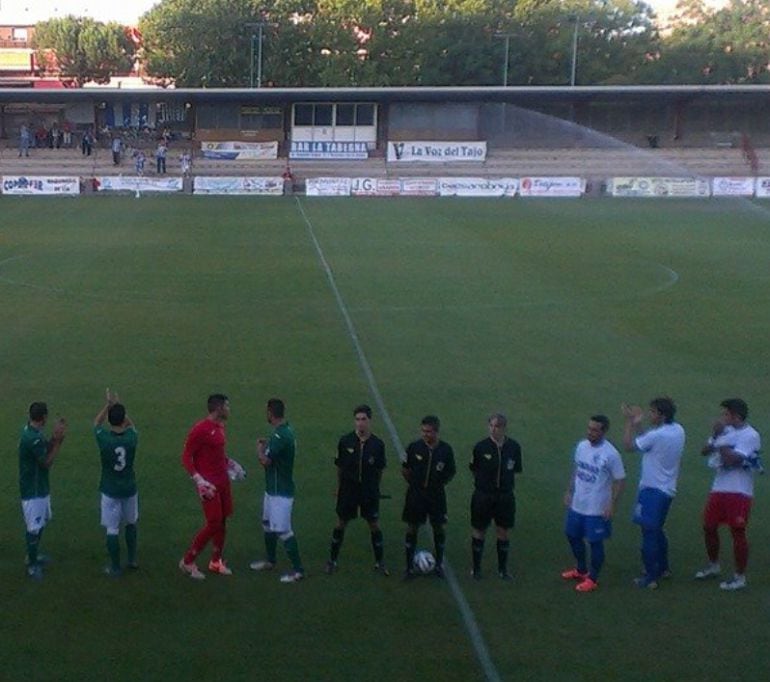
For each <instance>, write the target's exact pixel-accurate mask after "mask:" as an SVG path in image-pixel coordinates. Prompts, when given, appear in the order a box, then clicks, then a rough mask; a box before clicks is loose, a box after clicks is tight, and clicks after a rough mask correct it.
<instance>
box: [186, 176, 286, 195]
mask: <svg viewBox="0 0 770 682" xmlns="http://www.w3.org/2000/svg"><path fill="white" fill-rule="evenodd" d="M193 193H194V194H251V195H263V196H264V195H269V196H281V195H282V194H283V178H282V177H280V176H276V177H233V178H223V177H209V176H205V175H198V176H196V177H195V179H194V181H193Z"/></svg>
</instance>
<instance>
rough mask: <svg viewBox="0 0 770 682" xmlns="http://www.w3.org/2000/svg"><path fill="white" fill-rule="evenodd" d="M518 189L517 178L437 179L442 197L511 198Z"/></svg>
mask: <svg viewBox="0 0 770 682" xmlns="http://www.w3.org/2000/svg"><path fill="white" fill-rule="evenodd" d="M518 189H519V179H518V178H439V180H438V193H439V195H440V196H442V197H513V196H516V192H517V191H518Z"/></svg>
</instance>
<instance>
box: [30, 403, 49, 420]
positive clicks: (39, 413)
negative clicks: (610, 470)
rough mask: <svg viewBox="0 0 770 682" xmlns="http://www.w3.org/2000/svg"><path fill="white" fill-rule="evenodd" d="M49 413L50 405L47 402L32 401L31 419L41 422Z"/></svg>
mask: <svg viewBox="0 0 770 682" xmlns="http://www.w3.org/2000/svg"><path fill="white" fill-rule="evenodd" d="M47 415H48V405H46V404H45V403H32V404H31V405H30V406H29V419H30V421H33V422H39V421H40V420H41V419H43V418H44V417H46V416H47Z"/></svg>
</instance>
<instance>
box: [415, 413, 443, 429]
mask: <svg viewBox="0 0 770 682" xmlns="http://www.w3.org/2000/svg"><path fill="white" fill-rule="evenodd" d="M420 424H422V425H423V426H430V427H431V428H432V429H433V430H434V431H438V430H439V429H440V428H441V421H440V420H439V418H438V417H437V416H436V415H435V414H429V415H428V416H426V417H423V418H422V421H421V422H420Z"/></svg>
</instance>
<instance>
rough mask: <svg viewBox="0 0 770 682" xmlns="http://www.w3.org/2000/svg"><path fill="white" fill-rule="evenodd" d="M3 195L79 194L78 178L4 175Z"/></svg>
mask: <svg viewBox="0 0 770 682" xmlns="http://www.w3.org/2000/svg"><path fill="white" fill-rule="evenodd" d="M3 194H27V195H33V194H37V195H43V194H59V195H61V194H80V178H78V177H59V178H57V177H49V176H24V175H4V176H3Z"/></svg>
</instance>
